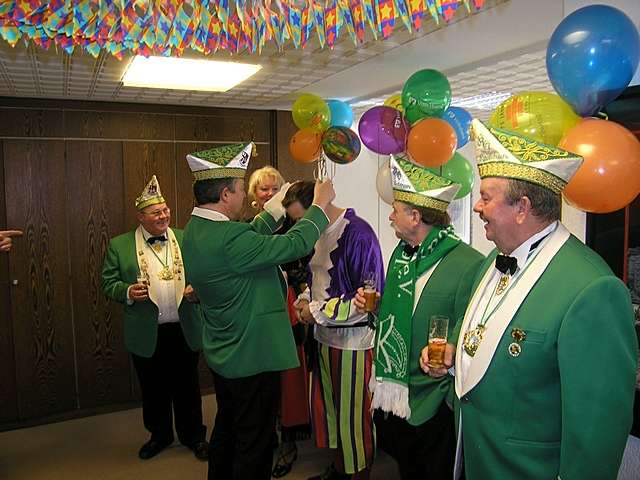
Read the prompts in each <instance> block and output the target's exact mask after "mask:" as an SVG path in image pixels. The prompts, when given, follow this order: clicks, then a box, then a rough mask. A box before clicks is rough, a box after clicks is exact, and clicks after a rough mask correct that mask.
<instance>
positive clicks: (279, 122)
mask: <svg viewBox="0 0 640 480" xmlns="http://www.w3.org/2000/svg"><path fill="white" fill-rule="evenodd" d="M274 117H275V119H274V121H273V123H274V124H275V126H274V127H275V129H276V135H275V138H276V140H277V147H276V151H277V158H276V159H274V165H275V166H276V168H277V169H278V170H279V171H280V173H281V174H282V176H283V177H284V179H285V180H286V181H288V182H294V181H296V180H313V170H314V168H315V165H316V164H315V162H314V163H312V164H301V163H298V162H296V161H295V160H294V159H293V158H292V157H291V153H289V141H290V140H291V137H292V136H293V134H294V133H296V132H297V131H298V127H296V126H295V124H294V123H293V119H292V118H291V112H284V111H278V112H275V115H274Z"/></svg>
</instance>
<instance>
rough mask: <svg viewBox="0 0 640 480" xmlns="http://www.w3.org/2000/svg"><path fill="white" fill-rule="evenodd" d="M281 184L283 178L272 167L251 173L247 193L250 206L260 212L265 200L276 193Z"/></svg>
mask: <svg viewBox="0 0 640 480" xmlns="http://www.w3.org/2000/svg"><path fill="white" fill-rule="evenodd" d="M283 184H284V178H282V175H280V172H279V171H278V170H276V169H275V168H273V167H269V166H267V167H262V168H259V169H258V170H256V171H255V172H253V173H252V174H251V177H249V188H248V192H247V194H248V196H249V201H250V202H251V206H252V207H253V208H255V209H256V210H258V213H259V212H261V211H262V209H263V208H264V204H265V203H266V202H267V200H269V199H271V197H273V196H274V195H275V194H276V193H278V192H279V191H280V188H282V185H283Z"/></svg>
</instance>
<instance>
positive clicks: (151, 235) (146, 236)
mask: <svg viewBox="0 0 640 480" xmlns="http://www.w3.org/2000/svg"><path fill="white" fill-rule="evenodd" d="M140 231H141V232H142V238H144V241H145V242H146V241H147V240H148V239H149V238H150V237H164V238H167V239H168V238H169V228H168V227H167V229H166V230H165V231H164V233H161V234H160V235H154V234H152V233H149V232H147V229H146V228H144V227H143V226H142V224H141V225H140Z"/></svg>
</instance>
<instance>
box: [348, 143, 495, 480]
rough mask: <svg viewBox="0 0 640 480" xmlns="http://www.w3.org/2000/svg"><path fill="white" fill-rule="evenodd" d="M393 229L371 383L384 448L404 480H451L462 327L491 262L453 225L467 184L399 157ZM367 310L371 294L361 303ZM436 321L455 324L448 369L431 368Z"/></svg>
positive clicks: (445, 365) (394, 164)
mask: <svg viewBox="0 0 640 480" xmlns="http://www.w3.org/2000/svg"><path fill="white" fill-rule="evenodd" d="M390 161H391V172H392V183H393V195H394V202H393V211H392V212H391V215H390V216H389V220H390V221H391V227H392V228H393V229H394V230H395V233H396V236H397V237H398V238H399V239H400V242H399V243H398V245H397V247H396V248H395V250H394V251H393V254H392V255H391V259H390V261H389V267H388V269H387V280H386V283H385V287H384V292H383V295H382V300H381V303H380V311H379V321H378V328H377V331H376V343H375V364H374V366H375V369H374V375H373V378H372V381H371V386H372V390H373V406H374V408H375V409H376V410H375V415H374V419H375V423H376V431H377V438H378V445H379V446H380V448H382V449H383V450H384V451H386V452H387V453H388V454H390V455H391V456H392V457H393V458H394V459H395V460H396V461H397V462H398V466H399V469H400V476H401V478H402V479H403V480H411V479H416V478H429V479H434V480H435V479H443V480H445V479H446V480H450V479H451V477H452V475H453V461H454V456H455V432H454V420H453V411H452V407H451V400H452V395H453V377H451V375H448V373H447V368H449V367H451V366H452V360H453V352H454V350H455V344H456V342H457V332H458V329H459V323H460V322H461V321H462V317H463V315H464V312H465V309H466V307H467V303H468V300H469V295H470V293H471V287H472V285H473V279H474V278H475V275H476V273H477V270H478V268H479V266H480V263H481V262H482V259H483V256H482V255H481V254H480V253H478V252H477V251H476V250H474V249H473V248H471V247H470V246H469V245H467V244H466V243H464V242H462V241H461V240H460V239H459V238H458V237H457V236H456V234H455V232H454V230H453V227H452V226H451V220H450V218H449V215H448V213H447V207H448V206H449V203H450V202H451V201H452V200H453V199H454V198H455V195H456V193H457V192H458V190H459V188H460V186H459V185H457V184H455V183H452V182H451V181H449V180H447V179H445V178H442V177H440V176H438V175H436V174H435V173H433V172H432V171H430V170H428V169H426V168H423V167H419V166H417V165H414V164H413V163H410V162H409V161H408V160H407V159H406V158H405V157H404V156H403V155H396V156H393V155H392V156H391V160H390ZM356 301H357V305H358V306H359V307H360V308H362V307H363V306H364V292H363V291H362V290H361V291H360V292H359V295H358V296H357V297H356ZM434 316H440V317H446V318H447V319H448V322H447V323H448V335H447V334H445V335H446V340H447V344H446V346H445V356H444V363H443V364H440V365H433V364H432V367H431V369H430V368H429V366H427V365H424V368H425V370H426V371H427V372H429V370H432V371H431V372H430V374H431V375H433V376H429V375H427V373H425V372H423V371H422V370H421V368H420V367H421V365H420V354H421V352H422V349H423V348H424V347H425V346H426V345H427V342H428V335H429V331H430V330H431V329H432V327H434V323H435V322H434Z"/></svg>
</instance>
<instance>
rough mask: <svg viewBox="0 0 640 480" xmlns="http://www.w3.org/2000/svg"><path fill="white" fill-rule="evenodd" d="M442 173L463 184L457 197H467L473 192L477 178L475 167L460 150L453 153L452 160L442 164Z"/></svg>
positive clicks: (445, 176)
mask: <svg viewBox="0 0 640 480" xmlns="http://www.w3.org/2000/svg"><path fill="white" fill-rule="evenodd" d="M440 175H442V176H443V177H444V178H447V179H449V180H451V181H452V182H454V183H457V184H459V185H461V187H460V190H458V193H457V194H456V199H458V198H462V197H466V196H467V195H469V193H471V189H472V188H473V181H474V179H475V175H474V173H473V167H472V166H471V164H470V163H469V160H467V159H466V158H464V157H463V156H462V155H460V154H459V153H458V152H456V153H455V154H454V155H453V157H452V158H451V160H449V161H448V162H447V163H445V164H444V165H442V173H440Z"/></svg>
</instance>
